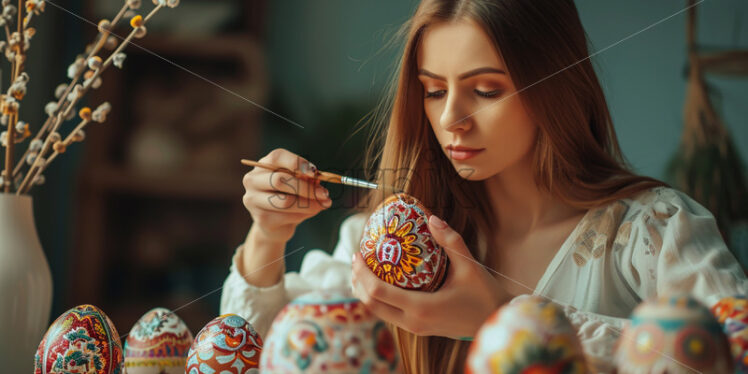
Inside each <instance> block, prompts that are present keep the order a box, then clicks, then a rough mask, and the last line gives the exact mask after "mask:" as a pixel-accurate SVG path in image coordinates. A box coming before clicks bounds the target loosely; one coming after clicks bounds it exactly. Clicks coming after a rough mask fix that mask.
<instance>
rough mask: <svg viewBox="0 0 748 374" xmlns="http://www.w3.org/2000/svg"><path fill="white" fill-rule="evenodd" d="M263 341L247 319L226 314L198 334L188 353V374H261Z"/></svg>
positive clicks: (209, 323) (186, 368)
mask: <svg viewBox="0 0 748 374" xmlns="http://www.w3.org/2000/svg"><path fill="white" fill-rule="evenodd" d="M262 345H263V344H262V338H260V335H259V334H257V331H255V329H254V328H253V327H252V325H250V324H249V322H247V321H246V320H244V318H242V317H240V316H238V315H236V314H224V315H222V316H219V317H216V318H215V319H213V320H212V321H210V322H208V324H207V325H205V327H203V329H202V330H200V332H198V333H197V336H196V337H195V341H194V342H193V343H192V347H190V351H189V352H188V353H187V365H186V367H185V369H184V372H185V373H186V374H214V373H215V374H217V373H231V374H256V373H259V370H258V367H259V364H260V355H261V353H262Z"/></svg>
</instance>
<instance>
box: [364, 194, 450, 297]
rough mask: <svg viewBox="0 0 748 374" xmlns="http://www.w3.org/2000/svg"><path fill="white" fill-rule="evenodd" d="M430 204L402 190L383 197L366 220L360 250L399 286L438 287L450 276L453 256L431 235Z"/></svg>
mask: <svg viewBox="0 0 748 374" xmlns="http://www.w3.org/2000/svg"><path fill="white" fill-rule="evenodd" d="M430 216H431V213H430V212H429V210H428V209H426V207H424V206H423V204H421V202H420V201H418V200H417V199H416V198H414V197H412V196H410V195H407V194H404V193H400V194H396V195H393V196H390V197H389V198H387V199H386V200H385V201H383V202H382V203H381V204H380V205H379V206H378V207H377V209H376V210H375V211H374V213H372V215H371V216H370V217H369V219H368V220H367V222H366V226H365V228H364V235H363V237H362V238H361V244H360V250H361V254H362V257H363V258H364V262H366V265H367V266H368V267H369V269H371V271H373V272H374V274H376V275H377V277H379V278H380V279H382V280H384V281H385V282H387V283H390V284H394V285H396V286H399V287H402V288H406V289H415V290H422V291H435V290H436V289H438V288H439V287H440V286H441V284H442V283H443V281H444V278H446V274H447V266H448V261H449V259H448V258H447V255H446V253H445V252H444V250H443V249H442V247H441V246H439V244H437V243H436V241H435V240H434V239H433V237H432V236H431V231H429V228H428V219H429V217H430Z"/></svg>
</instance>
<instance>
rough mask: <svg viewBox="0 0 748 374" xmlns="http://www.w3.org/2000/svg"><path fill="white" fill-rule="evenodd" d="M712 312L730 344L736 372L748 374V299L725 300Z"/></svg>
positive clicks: (715, 305) (729, 298)
mask: <svg viewBox="0 0 748 374" xmlns="http://www.w3.org/2000/svg"><path fill="white" fill-rule="evenodd" d="M711 311H712V314H714V316H715V317H717V322H719V323H720V324H721V325H722V331H724V333H725V334H726V335H727V340H728V341H729V342H730V349H731V351H732V357H733V359H734V362H735V372H736V373H748V298H747V297H745V296H741V295H738V296H732V297H726V298H723V299H721V300H720V301H718V302H717V303H716V304H714V306H712V309H711Z"/></svg>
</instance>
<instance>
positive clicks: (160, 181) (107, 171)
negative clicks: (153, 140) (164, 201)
mask: <svg viewBox="0 0 748 374" xmlns="http://www.w3.org/2000/svg"><path fill="white" fill-rule="evenodd" d="M86 179H87V182H88V183H90V184H89V188H95V189H97V190H101V191H105V192H108V193H112V192H119V193H133V194H138V195H144V196H152V197H167V198H195V199H215V200H236V201H237V203H238V202H239V201H240V199H241V195H242V193H243V188H242V184H241V178H240V177H237V176H236V175H229V174H228V173H224V174H217V173H215V174H210V173H203V172H176V173H160V174H157V173H155V172H142V171H141V172H139V171H136V170H128V169H125V168H115V167H98V168H94V169H93V170H91V171H89V172H88V173H87V176H86Z"/></svg>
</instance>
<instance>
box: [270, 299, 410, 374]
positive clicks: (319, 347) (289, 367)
mask: <svg viewBox="0 0 748 374" xmlns="http://www.w3.org/2000/svg"><path fill="white" fill-rule="evenodd" d="M400 365H401V362H400V358H399V354H398V352H397V349H396V347H395V340H394V338H393V336H392V334H391V333H390V331H389V329H388V328H387V326H385V324H384V322H382V321H381V320H379V319H377V318H376V317H375V316H374V315H373V314H371V312H369V310H368V309H366V307H365V306H364V305H363V304H362V303H361V302H360V301H359V300H358V299H355V298H353V296H352V295H351V293H350V291H346V290H339V291H337V290H330V291H316V292H313V293H308V294H305V295H302V296H300V297H298V298H296V299H295V300H293V301H292V302H291V303H289V304H288V305H286V306H285V307H284V308H283V309H282V310H281V312H280V313H279V314H278V315H277V316H276V317H275V320H274V321H273V324H272V326H271V327H270V332H269V333H268V336H267V339H266V341H265V351H264V352H263V354H262V358H261V364H260V368H261V370H262V372H263V373H281V374H288V373H333V374H343V373H345V374H348V373H351V374H352V373H357V374H358V373H361V374H364V373H366V374H389V373H400V372H401V367H400Z"/></svg>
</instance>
